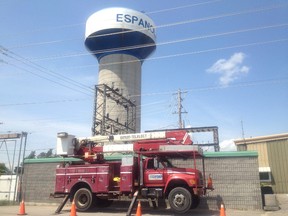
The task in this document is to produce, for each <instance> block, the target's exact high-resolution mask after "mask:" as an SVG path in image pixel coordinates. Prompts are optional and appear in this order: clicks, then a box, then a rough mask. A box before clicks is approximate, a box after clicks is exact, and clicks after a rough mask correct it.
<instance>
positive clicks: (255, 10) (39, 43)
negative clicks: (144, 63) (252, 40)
mask: <svg viewBox="0 0 288 216" xmlns="http://www.w3.org/2000/svg"><path fill="white" fill-rule="evenodd" d="M287 6H288V4H282V5H273V6H270V7H263V8H258V9H250V10H245V11H240V12H232V13H225V14H220V15H216V16H209V17H204V18H198V19H189V20H184V21H181V22H175V23H168V24H162V25H158V26H155V28H156V29H160V28H166V27H174V26H177V25H184V24H190V23H197V22H202V21H208V20H214V19H220V18H226V17H230V16H238V15H243V14H250V13H257V12H263V11H268V10H273V9H278V8H283V7H287ZM135 31H140V32H141V31H146V29H145V28H142V29H137V30H129V31H125V33H130V32H135ZM118 34H123V32H114V33H108V34H101V35H94V36H89V38H98V37H105V36H111V35H118ZM71 40H80V39H65V40H54V41H45V42H38V43H31V44H26V45H22V46H14V47H9V49H16V48H26V47H29V46H39V45H46V44H52V43H60V42H65V41H71ZM81 40H82V38H81Z"/></svg>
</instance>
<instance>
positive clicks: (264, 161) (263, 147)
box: [247, 142, 269, 167]
mask: <svg viewBox="0 0 288 216" xmlns="http://www.w3.org/2000/svg"><path fill="white" fill-rule="evenodd" d="M247 151H257V152H258V162H259V167H269V160H268V153H267V143H266V142H262V143H257V144H255V145H247Z"/></svg>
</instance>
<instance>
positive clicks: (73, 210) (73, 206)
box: [70, 199, 76, 216]
mask: <svg viewBox="0 0 288 216" xmlns="http://www.w3.org/2000/svg"><path fill="white" fill-rule="evenodd" d="M70 216H76V205H75V202H74V199H73V202H72V205H71V211H70Z"/></svg>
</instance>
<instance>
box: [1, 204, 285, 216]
mask: <svg viewBox="0 0 288 216" xmlns="http://www.w3.org/2000/svg"><path fill="white" fill-rule="evenodd" d="M56 209H57V206H56V205H44V204H43V205H39V204H38V205H27V204H25V213H26V214H27V215H30V216H49V215H57V214H55V210H56ZM70 209H71V207H70V205H66V206H65V207H64V208H63V210H62V211H61V212H60V214H58V215H59V216H69V215H70ZM141 210H142V215H144V216H153V215H154V216H155V215H161V216H166V215H175V214H174V213H173V212H172V210H171V209H165V208H158V209H153V208H150V207H148V206H143V207H142V208H141ZM126 212H127V206H126V205H123V206H121V205H117V206H113V205H112V206H111V207H108V208H98V209H92V210H91V211H89V212H77V216H100V215H101V216H102V215H103V216H105V215H107V216H108V215H115V216H117V215H119V216H120V215H122V216H124V215H126ZM18 213H20V206H17V205H10V206H0V215H1V216H11V215H17V214H18ZM135 213H136V208H135V209H133V211H132V215H135ZM225 213H226V216H243V215H245V216H268V215H271V216H272V215H273V216H274V215H275V216H284V215H286V216H287V215H288V209H286V208H282V209H280V210H278V211H262V210H259V211H242V210H233V209H226V211H225ZM188 215H190V216H191V215H193V216H219V215H220V211H211V210H204V209H195V210H191V211H189V212H188V213H186V214H182V216H188Z"/></svg>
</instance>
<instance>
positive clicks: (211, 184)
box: [207, 174, 213, 189]
mask: <svg viewBox="0 0 288 216" xmlns="http://www.w3.org/2000/svg"><path fill="white" fill-rule="evenodd" d="M207 188H208V189H213V183H212V178H211V174H209V177H208V181H207Z"/></svg>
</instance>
